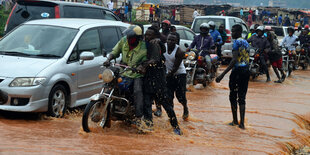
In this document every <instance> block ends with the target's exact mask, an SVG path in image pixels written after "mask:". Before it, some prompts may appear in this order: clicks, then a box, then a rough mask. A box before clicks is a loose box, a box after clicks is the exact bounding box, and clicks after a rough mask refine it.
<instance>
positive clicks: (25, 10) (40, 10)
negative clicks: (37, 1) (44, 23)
mask: <svg viewBox="0 0 310 155" xmlns="http://www.w3.org/2000/svg"><path fill="white" fill-rule="evenodd" d="M43 18H55V8H54V7H52V6H40V5H27V4H17V5H16V8H15V9H14V10H12V15H11V18H10V19H9V23H8V26H7V30H6V33H7V32H9V31H11V30H12V29H14V28H15V27H16V26H18V25H20V24H21V23H24V22H26V21H28V20H34V19H43Z"/></svg>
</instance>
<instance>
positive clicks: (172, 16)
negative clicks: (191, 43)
mask: <svg viewBox="0 0 310 155" xmlns="http://www.w3.org/2000/svg"><path fill="white" fill-rule="evenodd" d="M175 12H176V9H175V8H173V9H172V11H171V23H172V24H175Z"/></svg>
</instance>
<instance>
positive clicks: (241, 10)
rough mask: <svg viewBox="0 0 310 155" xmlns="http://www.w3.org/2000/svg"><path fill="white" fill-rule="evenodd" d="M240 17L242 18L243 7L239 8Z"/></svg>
mask: <svg viewBox="0 0 310 155" xmlns="http://www.w3.org/2000/svg"><path fill="white" fill-rule="evenodd" d="M240 18H241V19H242V18H243V8H241V9H240Z"/></svg>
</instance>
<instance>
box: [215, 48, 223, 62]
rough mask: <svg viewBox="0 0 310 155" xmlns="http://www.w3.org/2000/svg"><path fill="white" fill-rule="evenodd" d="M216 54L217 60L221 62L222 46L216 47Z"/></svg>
mask: <svg viewBox="0 0 310 155" xmlns="http://www.w3.org/2000/svg"><path fill="white" fill-rule="evenodd" d="M216 54H217V56H218V57H219V60H222V45H218V46H217V51H216Z"/></svg>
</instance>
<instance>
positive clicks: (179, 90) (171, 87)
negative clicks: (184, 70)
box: [167, 74, 187, 107]
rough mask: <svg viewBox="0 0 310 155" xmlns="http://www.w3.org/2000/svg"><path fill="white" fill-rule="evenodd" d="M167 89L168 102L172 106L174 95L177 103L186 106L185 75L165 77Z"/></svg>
mask: <svg viewBox="0 0 310 155" xmlns="http://www.w3.org/2000/svg"><path fill="white" fill-rule="evenodd" d="M167 88H168V96H169V102H170V103H171V104H172V105H173V99H174V93H175V96H176V97H177V99H178V101H179V102H180V103H181V104H182V105H183V107H186V106H187V99H186V74H179V75H175V76H171V77H167Z"/></svg>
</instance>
